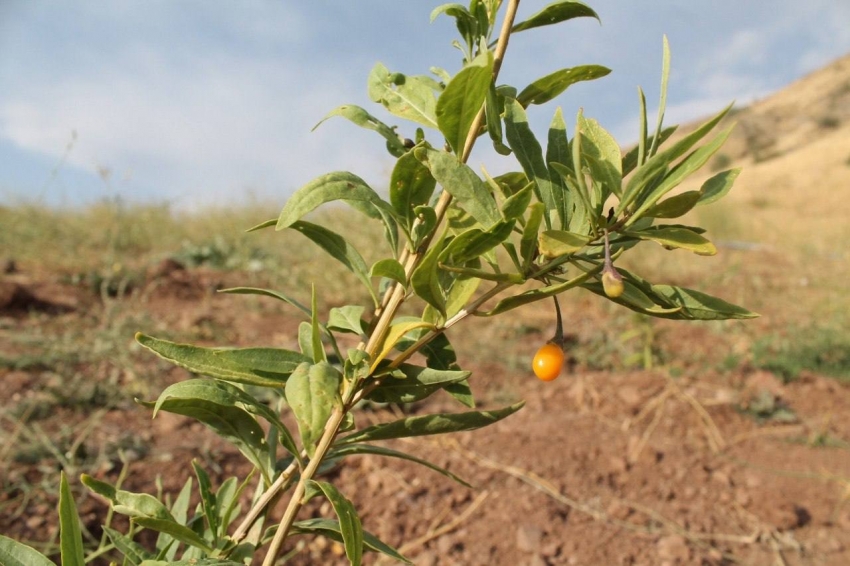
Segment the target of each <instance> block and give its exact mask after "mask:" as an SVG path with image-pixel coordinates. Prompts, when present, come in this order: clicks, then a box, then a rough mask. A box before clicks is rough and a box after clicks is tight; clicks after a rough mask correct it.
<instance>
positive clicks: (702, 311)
mask: <svg viewBox="0 0 850 566" xmlns="http://www.w3.org/2000/svg"><path fill="white" fill-rule="evenodd" d="M652 290H653V291H654V292H656V293H658V294H659V295H661V296H663V297H665V298H666V299H667V300H668V301H669V302H670V303H671V304H673V305H677V306H681V307H682V311H681V312H682V314H683V315H685V316H686V318H689V319H692V320H725V319H730V318H732V319H746V318H756V317H758V316H759V315H758V314H756V313H754V312H752V311H749V310H747V309H745V308H743V307H739V306H737V305H733V304H732V303H728V302H726V301H724V300H723V299H718V298H717V297H712V296H711V295H706V294H705V293H701V292H699V291H694V290H693V289H686V288H684V287H674V286H671V285H653V286H652Z"/></svg>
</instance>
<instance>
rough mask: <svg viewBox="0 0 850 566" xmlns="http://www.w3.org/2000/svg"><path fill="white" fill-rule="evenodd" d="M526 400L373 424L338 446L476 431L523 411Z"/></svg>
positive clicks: (342, 440) (341, 441) (343, 440)
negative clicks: (500, 405) (479, 409)
mask: <svg viewBox="0 0 850 566" xmlns="http://www.w3.org/2000/svg"><path fill="white" fill-rule="evenodd" d="M523 405H525V402H524V401H521V402H519V403H516V404H514V405H511V406H509V407H505V408H503V409H497V410H493V411H468V412H465V413H441V414H434V415H423V416H419V417H407V418H404V419H401V420H398V421H394V422H390V423H383V424H377V425H373V426H370V427H367V428H364V429H363V430H360V431H358V432H355V433H353V434H349V435H348V436H346V437H344V438H342V439H340V440H338V441H337V444H338V445H344V444H352V443H354V442H370V441H374V440H389V439H391V438H409V437H413V436H426V435H431V434H446V433H449V432H462V431H467V430H475V429H478V428H481V427H485V426H488V425H491V424H493V423H496V422H498V421H500V420H502V419H504V418H505V417H507V416H510V415H512V414H513V413H515V412H517V411H518V410H520V409H521V408H522V407H523Z"/></svg>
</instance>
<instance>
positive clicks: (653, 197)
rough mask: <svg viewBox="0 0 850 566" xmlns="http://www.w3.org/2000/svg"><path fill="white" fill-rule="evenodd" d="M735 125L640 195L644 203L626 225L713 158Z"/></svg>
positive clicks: (692, 154)
mask: <svg viewBox="0 0 850 566" xmlns="http://www.w3.org/2000/svg"><path fill="white" fill-rule="evenodd" d="M733 127H734V126H730V127H729V128H727V129H725V130H724V131H722V132H721V133H720V134H718V135H717V136H716V137H715V138H714V139H713V140H711V141H710V142H709V143H707V144H705V145H704V146H702V147H700V148H699V149H697V150H695V151H694V152H693V153H691V154H690V155H688V156H687V157H686V158H685V159H683V160H682V162H681V163H679V164H678V165H676V167H674V168H673V170H672V171H670V173H669V174H668V175H667V176H665V177H664V180H663V181H661V183H659V184H658V185H656V186H655V188H653V189H652V191H651V192H649V194H648V195H647V196H646V197H645V198H644V197H643V196H639V197H638V202H640V201H642V203H641V205H640V206H639V207H638V209H637V210H636V211H635V213H634V215H633V216H632V217H631V218H630V219H629V221H628V222H627V223H626V226H629V225H631V224H633V223H634V222H635V221H636V220H637V219H639V218H640V217H641V216H643V215H644V214H645V213H646V211H647V210H649V209H650V208H652V207H653V206H654V205H655V203H656V202H658V199H660V198H661V197H662V196H664V195H665V194H667V193H668V192H670V191H671V190H672V189H674V188H675V187H677V186H678V185H679V183H681V182H682V181H684V180H685V179H686V178H688V176H689V175H691V173H693V172H695V171H696V170H697V169H699V168H700V167H702V166H703V165H705V164H706V162H707V161H708V160H709V158H711V156H712V155H714V154H715V153H716V152H717V150H719V149H720V147H721V146H722V145H723V143H724V142H725V141H726V139H727V138H728V137H729V134H730V133H732V128H733Z"/></svg>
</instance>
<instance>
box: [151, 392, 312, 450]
mask: <svg viewBox="0 0 850 566" xmlns="http://www.w3.org/2000/svg"><path fill="white" fill-rule="evenodd" d="M169 399H171V400H184V401H191V400H192V399H201V400H204V401H208V402H210V403H214V404H216V405H221V406H222V407H237V408H241V409H245V410H247V411H249V412H250V413H252V414H254V415H257V416H260V417H263V418H264V419H265V420H266V421H267V422H268V423H269V424H271V425H273V426H274V427H275V428H276V429H277V430H278V431H279V432H280V434H281V436H282V439H281V443H282V444H283V447H284V448H285V449H286V450H287V451H288V452H289V453H290V454H293V455H294V456H296V457H299V456H298V454H299V451H298V449H297V448H296V446H295V442H294V441H293V439H292V436H291V435H290V434H289V430H288V429H287V428H286V426H285V425H284V424H283V422H281V420H280V418H279V417H278V415H277V413H276V412H275V411H273V410H272V409H270V408H269V407H268V406H266V405H265V404H263V403H260V402H259V401H258V400H257V399H255V398H254V397H253V396H252V395H250V394H249V393H247V392H245V391H243V390H242V389H240V388H238V387H236V386H234V385H231V384H229V383H227V382H223V381H216V380H213V379H189V380H186V381H178V382H177V383H173V384H171V385H169V386H168V387H166V388H165V389H164V390H163V392H162V393H160V395H159V398H158V399H157V401H156V403H155V404H154V405H153V416H154V417H156V414H157V412H158V411H159V410H160V409H161V408H162V405H163V403H165V402H166V401H168V400H169Z"/></svg>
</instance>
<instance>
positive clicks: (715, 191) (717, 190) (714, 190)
mask: <svg viewBox="0 0 850 566" xmlns="http://www.w3.org/2000/svg"><path fill="white" fill-rule="evenodd" d="M740 172H741V170H740V169H730V170H729V171H723V172H722V173H718V174H717V175H715V176H714V177H712V178H711V179H709V180H708V181H706V182H705V183H703V184H702V187H701V188H700V190H699V192H700V198H699V202H698V203H697V204H711V203H713V202H714V201H716V200H719V199H721V198H723V197H724V196H726V193H728V192H729V189H731V188H732V185H733V184H734V183H735V179H737V178H738V174H739V173H740Z"/></svg>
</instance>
